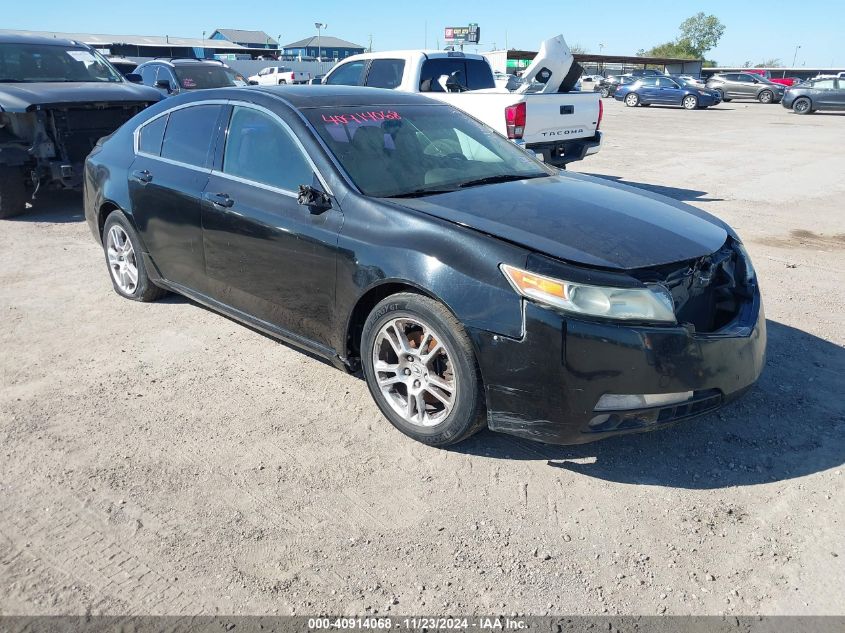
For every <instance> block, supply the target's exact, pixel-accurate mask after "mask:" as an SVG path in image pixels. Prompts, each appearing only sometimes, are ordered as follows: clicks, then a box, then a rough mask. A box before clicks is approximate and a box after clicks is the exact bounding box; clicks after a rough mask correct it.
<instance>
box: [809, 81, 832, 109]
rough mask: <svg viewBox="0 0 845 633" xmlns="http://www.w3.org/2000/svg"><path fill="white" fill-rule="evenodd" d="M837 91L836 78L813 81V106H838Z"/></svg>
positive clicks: (825, 107)
mask: <svg viewBox="0 0 845 633" xmlns="http://www.w3.org/2000/svg"><path fill="white" fill-rule="evenodd" d="M836 93H837V90H836V80H835V79H819V80H818V81H815V82H813V96H812V99H813V107H814V108H820V109H827V108H835V107H836V106H837V95H836Z"/></svg>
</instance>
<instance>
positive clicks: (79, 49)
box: [0, 35, 161, 218]
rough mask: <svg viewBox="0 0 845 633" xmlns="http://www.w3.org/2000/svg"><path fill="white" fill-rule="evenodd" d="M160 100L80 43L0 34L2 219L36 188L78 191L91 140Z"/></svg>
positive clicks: (14, 212)
mask: <svg viewBox="0 0 845 633" xmlns="http://www.w3.org/2000/svg"><path fill="white" fill-rule="evenodd" d="M160 99H161V95H160V94H159V93H158V91H157V90H155V89H153V88H149V87H146V86H139V85H136V84H134V83H132V82H131V81H128V80H127V79H126V78H124V77H123V76H122V75H121V74H120V73H119V72H118V71H117V70H116V69H115V68H114V67H113V66H112V65H111V64H110V63H109V62H108V61H107V60H106V59H105V58H104V57H103V56H102V55H100V54H99V53H98V52H97V51H95V50H94V49H92V48H91V47H89V46H87V45H85V44H82V43H80V42H75V41H72V40H62V39H53V38H43V37H28V36H20V35H3V36H0V218H9V217H12V216H15V215H19V214H21V213H23V212H24V211H25V210H26V202H27V200H28V199H30V198H32V197H33V196H34V195H35V194H36V193H37V192H38V191H39V190H40V189H41V188H47V187H49V188H59V189H80V188H81V186H82V167H83V163H84V162H85V157H86V156H88V153H89V152H90V151H91V150H92V149H93V147H94V145H95V144H96V143H97V141H98V140H99V139H100V138H102V137H104V136H108V135H109V134H111V133H112V132H114V131H115V130H116V129H117V128H119V127H120V126H121V125H123V124H124V123H125V122H126V121H128V120H129V119H131V118H132V117H133V116H135V115H136V114H137V113H138V112H140V111H141V110H143V109H144V108H146V107H147V106H148V105H150V104H151V103H155V102H156V101H159V100H160Z"/></svg>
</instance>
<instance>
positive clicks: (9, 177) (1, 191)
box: [0, 166, 26, 219]
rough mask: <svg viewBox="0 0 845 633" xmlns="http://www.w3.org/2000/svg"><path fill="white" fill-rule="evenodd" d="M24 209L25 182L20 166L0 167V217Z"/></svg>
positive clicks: (17, 213)
mask: <svg viewBox="0 0 845 633" xmlns="http://www.w3.org/2000/svg"><path fill="white" fill-rule="evenodd" d="M25 211H26V184H25V183H24V172H23V169H21V168H20V167H5V166H3V167H0V219H4V218H13V217H15V216H16V215H21V214H22V213H24V212H25Z"/></svg>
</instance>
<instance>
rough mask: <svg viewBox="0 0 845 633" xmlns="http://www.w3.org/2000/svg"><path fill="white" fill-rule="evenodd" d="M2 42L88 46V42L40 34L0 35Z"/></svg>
mask: <svg viewBox="0 0 845 633" xmlns="http://www.w3.org/2000/svg"><path fill="white" fill-rule="evenodd" d="M0 44H42V45H47V46H77V47H81V48H88V45H87V44H84V43H83V42H77V41H76V40H65V39H61V38H57V37H40V36H38V35H0Z"/></svg>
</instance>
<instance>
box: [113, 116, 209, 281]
mask: <svg viewBox="0 0 845 633" xmlns="http://www.w3.org/2000/svg"><path fill="white" fill-rule="evenodd" d="M221 112H222V105H220V104H208V103H206V104H197V105H190V106H187V107H180V108H176V109H174V110H171V111H169V112H166V113H164V114H162V115H160V116H158V117H156V118H154V119H151V120H150V121H149V122H147V123H146V124H145V125H144V126H142V127H141V128H139V129H138V131H137V132H136V135H135V136H136V140H135V143H136V154H135V160H134V161H133V163H132V166H131V167H130V170H129V199H130V202H131V205H132V215H133V217H134V219H135V224H136V226H137V227H138V230H139V232H140V233H141V238H142V240H143V242H144V246H145V247H146V250H147V252H149V253H150V255H151V256H152V258H153V261H154V262H155V265H156V267H157V268H158V269H159V271H160V272H161V274H162V276H163V277H164V278H165V279H167V280H168V281H172V282H174V283H177V284H179V285H182V286H185V287H187V288H193V289H196V290H202V289H203V287H204V285H205V284H204V277H205V272H204V264H203V246H202V228H201V227H202V225H201V209H200V200H201V197H202V193H203V191H204V190H205V186H206V183H207V182H208V175H209V173H210V171H211V170H210V153H211V148H212V141H213V139H214V138H215V137H216V132H217V130H218V125H219V119H220V115H221Z"/></svg>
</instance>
